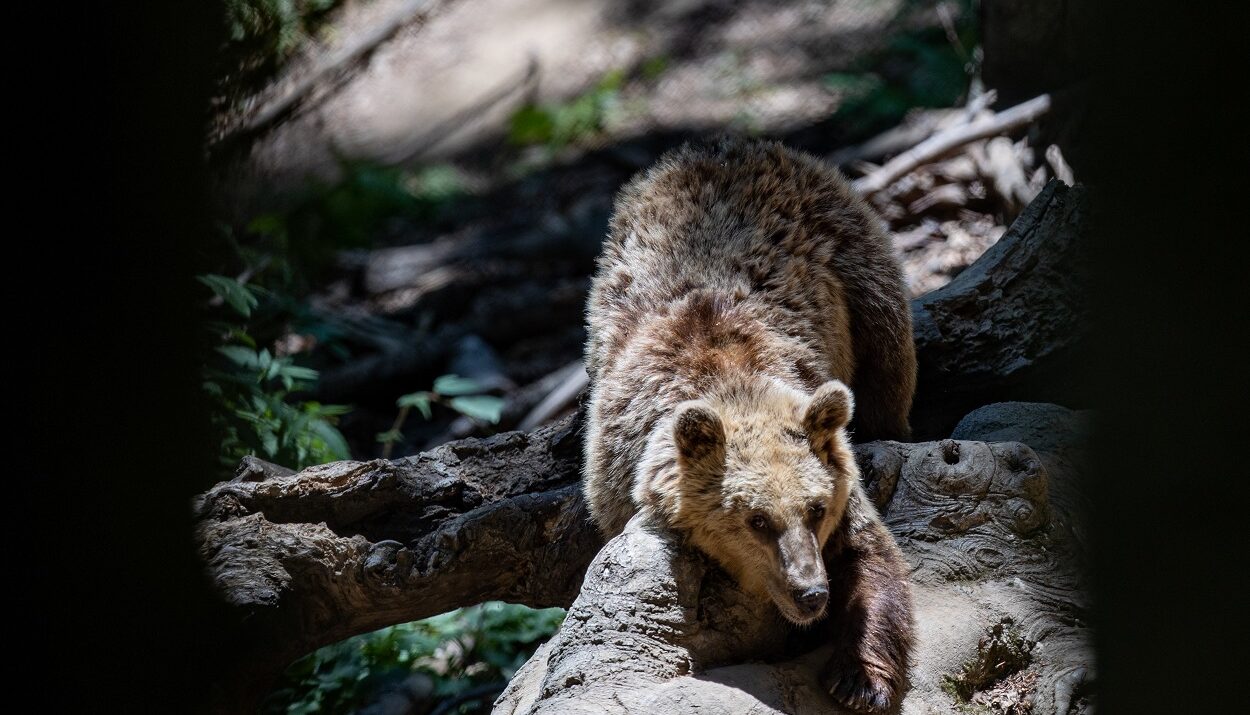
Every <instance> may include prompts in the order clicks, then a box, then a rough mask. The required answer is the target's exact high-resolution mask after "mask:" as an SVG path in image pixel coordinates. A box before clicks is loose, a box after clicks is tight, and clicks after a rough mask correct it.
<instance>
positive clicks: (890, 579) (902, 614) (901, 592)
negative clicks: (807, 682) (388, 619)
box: [822, 499, 912, 712]
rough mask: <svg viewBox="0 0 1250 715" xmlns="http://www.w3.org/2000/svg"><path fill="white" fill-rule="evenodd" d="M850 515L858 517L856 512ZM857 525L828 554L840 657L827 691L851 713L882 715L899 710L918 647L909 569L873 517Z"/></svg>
mask: <svg viewBox="0 0 1250 715" xmlns="http://www.w3.org/2000/svg"><path fill="white" fill-rule="evenodd" d="M866 501H867V500H866V499H865V500H864V502H866ZM865 506H867V504H865ZM868 508H869V509H871V508H872V507H871V506H868ZM848 512H849V513H848V516H850V514H851V513H853V512H850V507H848ZM854 521H856V520H855V519H847V520H844V522H843V526H842V527H840V528H839V529H838V531H837V532H836V533H835V534H834V535H833V536H832V537H831V538H830V540H829V543H828V544H827V545H826V548H825V563H826V566H827V567H828V569H829V596H830V598H829V606H828V612H827V616H826V619H827V628H828V629H829V632H830V634H831V637H832V639H833V641H832V642H833V645H834V654H833V657H832V658H830V659H829V663H828V665H827V666H826V669H825V672H824V673H823V674H822V684H823V685H824V686H825V687H826V688H827V689H828V690H829V694H830V695H832V696H833V699H834V700H836V701H838V702H839V703H841V704H842V705H845V706H846V707H848V708H851V709H853V710H857V711H859V712H882V711H888V710H893V709H894V708H895V707H896V706H897V705H898V702H899V699H900V697H901V696H902V687H903V680H904V678H905V677H906V674H907V657H908V652H909V651H910V649H911V640H912V607H911V594H910V591H909V589H908V585H907V573H908V568H907V563H906V562H905V561H904V560H903V556H902V554H900V553H899V550H898V547H897V546H896V545H895V543H894V538H893V537H892V536H891V535H890V532H889V531H887V530H886V528H885V526H883V525H882V524H881V522H880V521H879V520H877V519H876V518H875V515H873V516H872V517H870V518H867V519H865V520H864V522H861V524H859V525H855V524H854V523H853V522H854ZM848 522H852V523H848ZM865 522H866V523H865Z"/></svg>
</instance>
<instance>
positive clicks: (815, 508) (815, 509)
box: [807, 502, 825, 521]
mask: <svg viewBox="0 0 1250 715" xmlns="http://www.w3.org/2000/svg"><path fill="white" fill-rule="evenodd" d="M807 513H808V514H811V516H812V518H813V519H815V520H817V521H820V520H821V519H823V518H825V505H824V504H823V503H821V502H816V503H815V504H812V505H811V506H809V507H807Z"/></svg>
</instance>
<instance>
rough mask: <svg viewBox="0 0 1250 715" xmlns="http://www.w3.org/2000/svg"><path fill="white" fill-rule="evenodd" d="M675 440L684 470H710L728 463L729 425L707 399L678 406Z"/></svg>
mask: <svg viewBox="0 0 1250 715" xmlns="http://www.w3.org/2000/svg"><path fill="white" fill-rule="evenodd" d="M673 443H674V444H676V445H677V465H678V466H679V467H681V470H682V472H684V473H687V474H689V473H691V472H695V471H699V472H709V471H714V470H717V469H719V468H720V467H721V466H723V465H724V463H725V426H724V425H723V424H721V419H720V415H718V414H716V410H714V409H712V406H711V405H709V404H708V403H706V402H704V401H703V400H690V401H688V402H683V403H681V404H680V405H678V406H677V410H676V411H675V413H674V415H673Z"/></svg>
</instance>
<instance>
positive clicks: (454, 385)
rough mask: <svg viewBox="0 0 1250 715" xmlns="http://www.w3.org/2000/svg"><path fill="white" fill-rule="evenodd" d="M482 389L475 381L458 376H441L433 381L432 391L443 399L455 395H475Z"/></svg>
mask: <svg viewBox="0 0 1250 715" xmlns="http://www.w3.org/2000/svg"><path fill="white" fill-rule="evenodd" d="M483 389H484V388H483V387H482V384H481V383H480V382H478V381H477V380H474V379H473V378H469V377H460V376H459V375H443V376H442V377H440V378H438V379H436V380H434V391H435V392H437V393H438V394H440V395H443V396H445V397H454V396H455V395H476V394H478V393H480V392H482V390H483Z"/></svg>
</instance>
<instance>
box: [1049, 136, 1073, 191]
mask: <svg viewBox="0 0 1250 715" xmlns="http://www.w3.org/2000/svg"><path fill="white" fill-rule="evenodd" d="M1046 163H1047V164H1050V168H1051V169H1053V170H1054V172H1055V178H1056V179H1058V180H1060V181H1062V182H1063V183H1065V184H1067V185H1068V186H1071V185H1072V184H1074V183H1076V179H1075V178H1074V177H1073V175H1072V167H1071V166H1068V162H1067V161H1065V160H1064V158H1063V152H1061V151H1059V146H1058V145H1056V144H1051V145H1050V146H1048V147H1046Z"/></svg>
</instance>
